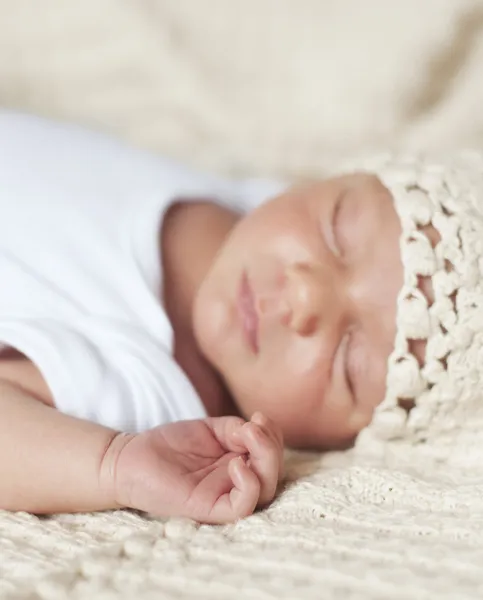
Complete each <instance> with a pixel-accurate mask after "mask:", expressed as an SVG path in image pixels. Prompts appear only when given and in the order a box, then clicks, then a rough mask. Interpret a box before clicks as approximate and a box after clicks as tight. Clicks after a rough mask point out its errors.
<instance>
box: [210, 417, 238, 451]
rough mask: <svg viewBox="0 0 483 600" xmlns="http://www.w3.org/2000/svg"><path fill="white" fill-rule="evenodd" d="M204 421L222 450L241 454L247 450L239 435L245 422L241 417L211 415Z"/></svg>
mask: <svg viewBox="0 0 483 600" xmlns="http://www.w3.org/2000/svg"><path fill="white" fill-rule="evenodd" d="M205 423H206V424H207V425H208V427H209V428H210V429H211V431H212V433H213V435H214V436H215V438H216V439H217V441H218V443H219V444H221V446H222V447H223V449H224V450H226V451H228V452H237V453H241V454H245V453H246V452H247V448H246V446H245V445H244V443H243V440H242V439H241V437H240V435H239V433H240V431H241V429H242V427H243V425H245V423H246V421H245V420H244V419H242V418H241V417H211V418H208V419H205Z"/></svg>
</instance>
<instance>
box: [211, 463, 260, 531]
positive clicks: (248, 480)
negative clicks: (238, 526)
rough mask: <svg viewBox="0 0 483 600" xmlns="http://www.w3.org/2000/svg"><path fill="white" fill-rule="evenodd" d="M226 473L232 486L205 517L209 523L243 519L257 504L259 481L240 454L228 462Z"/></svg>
mask: <svg viewBox="0 0 483 600" xmlns="http://www.w3.org/2000/svg"><path fill="white" fill-rule="evenodd" d="M228 474H229V476H230V478H231V481H232V483H233V487H232V488H231V490H230V491H229V492H228V493H226V494H223V496H221V497H220V498H219V499H218V501H217V502H216V503H215V505H214V506H213V508H212V510H211V512H210V515H209V518H208V519H207V522H209V523H219V524H221V523H230V522H233V521H236V520H237V519H243V518H244V517H247V516H248V515H251V514H252V513H253V511H254V510H255V508H256V506H257V503H258V498H259V496H260V482H259V481H258V477H257V476H256V475H255V473H253V471H251V470H250V469H249V468H248V466H247V464H246V462H245V460H244V459H243V458H242V457H241V456H238V457H237V458H233V459H232V460H231V461H230V462H229V464H228Z"/></svg>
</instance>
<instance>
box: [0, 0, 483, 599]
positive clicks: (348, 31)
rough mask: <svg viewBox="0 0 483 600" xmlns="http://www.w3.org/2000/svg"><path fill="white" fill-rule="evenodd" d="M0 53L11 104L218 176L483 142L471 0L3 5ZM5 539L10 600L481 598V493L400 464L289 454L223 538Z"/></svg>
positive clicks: (58, 532)
mask: <svg viewBox="0 0 483 600" xmlns="http://www.w3.org/2000/svg"><path fill="white" fill-rule="evenodd" d="M0 50H1V51H0V104H1V105H4V106H13V107H16V108H25V109H28V110H32V111H35V112H39V113H43V114H47V115H52V116H56V117H58V118H65V119H69V120H75V121H78V122H82V123H85V124H88V125H91V126H97V127H99V128H103V129H106V130H110V131H112V132H115V133H117V134H119V135H121V136H123V137H125V138H127V139H129V140H131V141H132V142H133V143H136V144H139V145H142V146H146V147H150V148H153V149H155V150H158V151H160V152H164V153H166V154H169V155H172V156H176V157H178V158H181V159H183V160H186V161H188V162H192V163H197V164H198V165H201V166H204V167H206V168H211V169H216V170H219V171H225V172H237V173H243V172H244V173H250V174H253V173H260V174H265V175H282V176H290V175H303V174H309V175H317V174H318V175H321V174H323V173H324V171H325V170H326V169H327V170H329V169H331V168H332V165H333V164H334V163H335V162H336V161H338V160H339V158H341V157H344V156H346V155H347V154H354V153H360V152H368V151H372V150H375V149H378V148H382V147H384V148H386V147H390V148H417V149H421V148H423V149H438V150H440V149H446V148H450V149H454V148H457V147H463V146H476V147H478V146H479V147H481V144H482V142H483V111H482V110H481V106H483V86H482V84H481V76H482V73H483V6H482V4H481V2H480V1H478V0H474V1H471V0H425V1H424V2H421V0H406V1H405V2H404V3H403V2H397V3H396V2H388V0H364V2H360V1H359V0H337V1H335V0H298V1H297V2H293V1H292V0H203V1H202V2H201V1H199V2H194V1H193V0H124V1H123V2H120V1H119V0H82V1H81V2H79V1H77V2H76V1H75V0H62V1H60V0H43V1H42V2H36V1H35V0H15V2H11V1H10V0H0ZM73 468H75V465H73ZM0 531H1V535H0V597H2V598H25V599H27V598H28V599H34V598H46V599H47V598H48V599H52V600H54V599H57V598H73V599H75V598H86V599H87V598H89V599H91V598H106V599H107V598H113V599H114V598H126V599H132V598H156V599H158V598H210V600H211V599H213V598H220V599H223V600H224V599H227V598H294V599H298V598H317V599H318V598H344V599H352V598H354V599H355V598H358V599H359V598H361V599H367V598H381V599H387V598H401V599H407V598H428V599H429V598H431V599H432V598H435V597H439V598H478V597H481V596H482V595H483V571H482V568H481V565H482V564H483V482H481V481H471V480H469V479H468V478H465V480H464V481H463V480H462V479H461V478H460V476H459V473H458V472H457V471H451V470H445V469H439V470H437V471H436V470H435V469H434V468H433V467H430V466H429V465H428V464H426V463H425V462H424V461H419V462H417V464H414V463H412V464H411V463H409V464H401V463H400V462H398V463H396V464H394V460H391V456H390V453H389V454H385V455H384V456H383V457H382V458H381V457H380V456H379V457H376V456H371V455H370V454H363V453H362V452H357V453H352V452H349V453H342V454H328V455H326V456H323V457H321V456H313V455H298V454H293V455H290V456H289V457H288V482H287V485H286V487H285V489H284V490H283V491H282V493H281V495H280V496H279V498H278V499H277V501H276V502H275V503H274V504H273V506H272V507H271V508H269V509H268V510H267V511H265V512H263V513H261V514H257V515H255V516H253V517H250V518H249V519H246V520H245V521H242V522H239V523H237V524H235V525H231V526H227V527H221V528H214V527H206V526H202V527H198V526H197V525H195V524H194V523H191V522H187V521H178V520H173V521H168V522H165V523H164V522H161V521H152V520H149V519H146V518H143V517H141V516H138V515H136V514H133V513H130V512H120V513H115V514H98V515H87V516H86V515H80V516H70V515H67V516H58V517H55V518H52V519H38V518H36V517H32V516H28V515H24V514H16V515H12V514H0Z"/></svg>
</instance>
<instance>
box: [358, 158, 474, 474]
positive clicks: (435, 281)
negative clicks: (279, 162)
mask: <svg viewBox="0 0 483 600" xmlns="http://www.w3.org/2000/svg"><path fill="white" fill-rule="evenodd" d="M359 166H361V165H359ZM362 168H363V170H367V171H371V172H373V173H375V174H376V175H378V177H379V178H380V180H381V181H382V183H383V184H384V185H385V186H386V187H387V188H388V190H389V191H390V192H391V194H392V196H393V198H394V203H395V207H396V210H397V213H398V215H399V218H400V221H401V227H402V236H401V239H400V249H401V259H402V263H403V266H404V283H403V287H402V289H401V291H400V293H399V296H398V301H397V302H398V305H397V334H396V339H395V344H394V350H393V352H392V354H391V356H390V358H389V363H388V373H387V390H386V397H385V399H384V401H383V402H382V403H381V404H380V405H379V407H378V408H377V409H376V411H375V414H374V418H373V421H372V423H371V424H370V425H369V427H368V428H367V429H366V430H365V431H363V432H362V433H361V435H360V436H359V440H358V447H359V448H366V449H367V447H368V445H369V446H371V445H372V446H374V444H376V443H379V445H380V446H381V444H383V445H384V446H385V447H386V448H387V447H388V443H389V444H390V442H393V444H392V446H390V447H391V448H392V449H394V447H397V446H399V447H404V448H405V450H404V452H406V451H407V449H408V447H411V448H414V447H419V448H421V447H424V451H425V452H427V453H429V454H430V455H431V456H433V457H434V458H435V459H436V462H438V461H439V462H440V463H446V464H449V463H451V462H452V463H454V464H456V465H458V466H459V467H461V466H470V467H473V466H475V465H478V466H479V467H480V469H483V157H482V156H481V155H479V154H476V153H466V154H461V155H459V156H457V157H453V158H451V159H445V160H442V161H438V162H436V161H434V162H433V161H430V160H426V159H420V158H401V159H397V160H396V159H393V158H391V157H381V158H379V159H377V160H372V161H371V160H369V161H366V162H364V163H363V164H362ZM427 226H433V227H434V229H435V230H436V231H437V232H438V234H439V236H440V241H439V242H438V243H437V244H436V245H435V246H434V247H433V245H432V244H431V242H430V240H429V238H428V237H427V235H426V233H425V229H426V231H427ZM422 277H430V278H431V282H432V287H433V295H434V302H433V303H432V304H431V303H430V302H429V301H428V299H427V298H426V295H425V294H424V292H423V291H422V289H421V288H420V282H421V278H422ZM410 340H423V341H425V342H426V350H425V360H424V363H423V364H422V365H420V364H419V363H418V360H417V359H416V357H415V356H414V355H413V354H412V352H411V345H410ZM401 456H402V455H401Z"/></svg>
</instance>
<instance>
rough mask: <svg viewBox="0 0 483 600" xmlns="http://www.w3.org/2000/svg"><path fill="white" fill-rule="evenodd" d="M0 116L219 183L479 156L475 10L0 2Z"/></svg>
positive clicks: (393, 0) (237, 2)
mask: <svg viewBox="0 0 483 600" xmlns="http://www.w3.org/2000/svg"><path fill="white" fill-rule="evenodd" d="M0 106H4V107H14V108H20V109H24V110H28V111H32V112H36V113H40V114H44V115H49V116H54V117H57V118H60V119H65V120H72V121H76V122H79V123H83V124H86V125H89V126H92V127H95V128H98V129H102V130H106V131H110V132H114V133H116V134H118V135H119V136H121V137H123V138H125V139H128V140H130V141H131V142H133V143H135V144H137V145H140V146H143V147H146V148H151V149H154V150H156V151H159V152H161V153H164V154H167V155H169V156H172V157H175V158H178V159H182V160H184V161H187V162H189V163H192V164H196V165H198V166H202V167H206V168H209V169H215V170H218V171H224V172H231V173H235V174H271V175H277V174H278V175H282V174H283V175H287V174H289V175H290V174H298V175H321V174H323V172H324V170H325V169H330V165H331V164H332V163H334V161H338V160H339V159H340V158H341V157H346V156H350V155H354V154H360V153H365V152H370V151H376V150H380V149H387V148H389V149H405V150H406V149H416V150H436V151H439V150H447V149H450V150H452V149H457V148H460V147H468V146H470V147H481V148H482V149H483V0H404V1H402V0H297V1H295V0H197V1H196V0H77V1H76V0H42V1H41V2H39V1H38V0H0Z"/></svg>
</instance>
